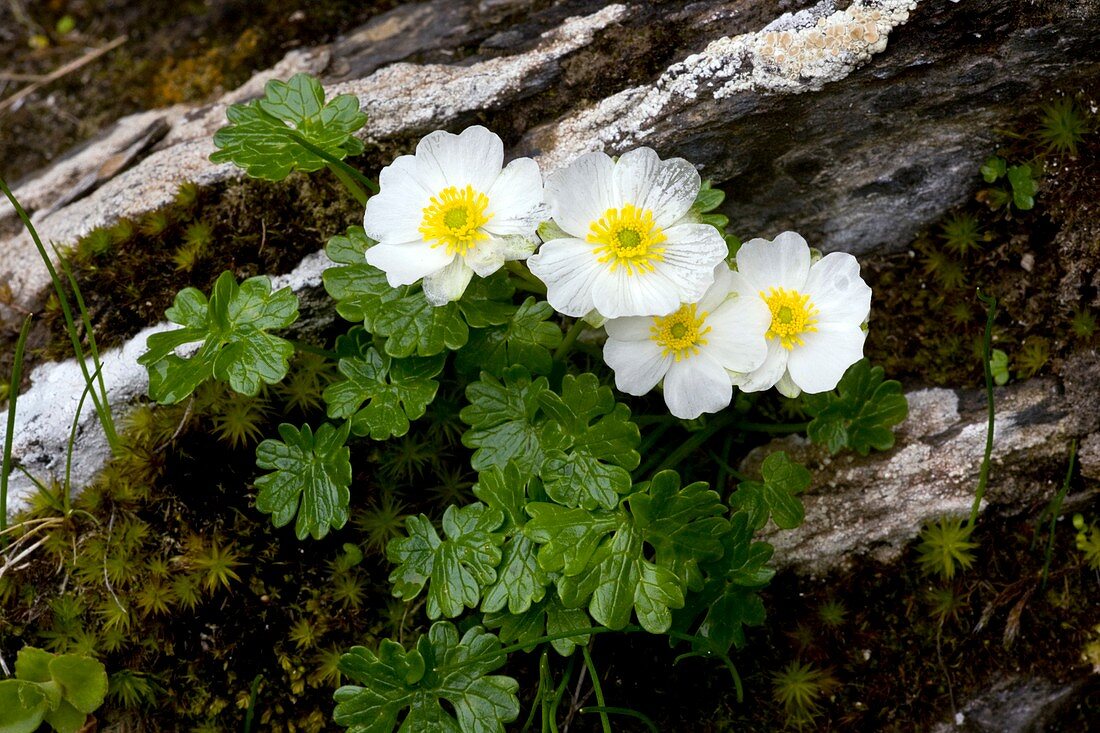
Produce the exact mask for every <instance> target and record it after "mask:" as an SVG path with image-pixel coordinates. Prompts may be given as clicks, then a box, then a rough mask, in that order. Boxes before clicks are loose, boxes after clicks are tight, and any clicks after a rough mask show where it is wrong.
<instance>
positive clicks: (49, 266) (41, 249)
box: [0, 178, 119, 453]
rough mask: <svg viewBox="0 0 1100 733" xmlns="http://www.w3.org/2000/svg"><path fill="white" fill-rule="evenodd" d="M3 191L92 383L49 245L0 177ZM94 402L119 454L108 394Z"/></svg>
mask: <svg viewBox="0 0 1100 733" xmlns="http://www.w3.org/2000/svg"><path fill="white" fill-rule="evenodd" d="M0 191H3V193H4V195H5V196H7V198H8V201H10V202H11V205H12V206H13V207H14V208H15V213H16V214H17V215H18V216H19V219H20V221H22V222H23V226H24V227H26V229H27V231H28V232H29V233H30V235H31V240H32V241H33V242H34V246H35V247H37V248H38V255H39V256H40V257H41V258H42V262H43V264H45V265H46V270H47V271H48V272H49V273H50V280H52V281H53V288H54V292H55V293H56V294H57V300H58V302H59V303H60V304H61V312H62V314H63V315H64V316H65V329H66V330H67V331H68V332H69V340H70V341H72V344H73V353H74V356H75V357H76V361H77V363H78V364H79V365H80V371H81V373H82V374H83V375H84V381H85V383H88V384H91V383H92V376H91V373H90V372H89V371H88V365H87V363H85V359H84V348H83V347H82V346H81V345H80V336H79V335H78V334H77V331H76V323H75V321H74V319H73V311H72V307H71V306H70V305H69V298H68V296H66V295H65V288H64V286H63V284H62V281H61V277H60V276H59V275H58V274H57V270H56V269H55V268H54V266H53V261H52V260H51V259H50V255H49V254H48V253H47V252H46V247H45V246H44V245H43V244H42V239H41V238H40V237H39V236H38V230H37V229H35V228H34V224H32V223H31V218H30V216H28V215H27V212H26V210H25V209H24V208H23V207H22V206H21V205H20V203H19V201H18V199H16V198H15V194H13V193H12V191H11V189H10V188H8V184H7V183H5V182H4V179H3V178H0ZM91 396H92V403H93V404H94V405H95V408H96V414H97V415H99V421H100V423H101V424H102V425H103V432H104V434H106V436H107V444H108V445H110V446H111V451H112V452H114V453H118V449H119V439H118V433H117V432H116V430H115V424H114V420H113V418H112V416H111V404H110V402H108V401H107V395H106V394H104V395H103V396H102V400H103V402H102V403H101V402H100V396H99V395H97V394H96V391H95V390H94V389H93V390H92V393H91Z"/></svg>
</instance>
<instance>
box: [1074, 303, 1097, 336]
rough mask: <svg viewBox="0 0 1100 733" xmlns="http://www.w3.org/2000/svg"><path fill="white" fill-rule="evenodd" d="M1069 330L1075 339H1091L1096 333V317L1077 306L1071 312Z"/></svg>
mask: <svg viewBox="0 0 1100 733" xmlns="http://www.w3.org/2000/svg"><path fill="white" fill-rule="evenodd" d="M1070 330H1071V331H1072V332H1073V335H1074V337H1075V338H1078V339H1081V340H1082V341H1084V340H1087V339H1090V338H1092V336H1093V334H1095V333H1096V316H1094V315H1093V314H1092V311H1090V310H1088V309H1087V308H1084V307H1082V306H1078V307H1077V308H1075V309H1074V311H1073V318H1072V320H1071V321H1070Z"/></svg>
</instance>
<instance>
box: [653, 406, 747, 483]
mask: <svg viewBox="0 0 1100 733" xmlns="http://www.w3.org/2000/svg"><path fill="white" fill-rule="evenodd" d="M736 420H737V415H736V413H734V412H733V411H730V412H727V413H722V414H719V415H718V417H717V418H715V419H714V421H713V422H711V424H710V425H708V426H706V427H705V428H703V429H702V430H700V431H698V432H696V433H692V435H691V436H690V437H689V438H688V439H687V440H685V441H684V442H683V443H681V444H680V447H679V448H677V449H676V450H674V451H672V453H670V454H668V456H666V457H665V459H664V460H663V461H661V463H660V465H658V466H657V468H655V469H653V473H657V472H658V471H661V470H663V469H666V468H675V467H676V466H678V465H680V462H681V461H683V460H684V459H685V458H687V457H688V456H690V455H691V454H692V453H694V452H695V451H696V450H698V449H699V447H700V446H702V445H703V443H706V442H707V440H709V439H710V437H711V436H712V435H714V434H715V433H717V432H718V431H719V430H723V429H725V428H729V427H732V426H734V423H735V421H736Z"/></svg>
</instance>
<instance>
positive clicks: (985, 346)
mask: <svg viewBox="0 0 1100 733" xmlns="http://www.w3.org/2000/svg"><path fill="white" fill-rule="evenodd" d="M978 300H980V301H981V302H982V303H984V304H985V306H986V319H985V335H984V336H983V338H982V366H983V367H985V396H986V402H987V403H988V405H989V425H988V427H987V428H986V431H985V455H984V456H983V457H982V468H981V471H980V473H979V474H978V490H977V491H976V492H975V493H974V504H973V505H972V506H971V507H970V519H969V520H967V522H966V526H967V527H973V526H974V523H975V522H977V521H978V509H980V508H981V505H982V497H984V496H985V488H986V485H987V484H988V483H989V465H990V457H991V456H992V455H993V422H994V418H995V417H996V410H995V409H994V405H993V368H992V367H991V366H990V363H991V359H992V349H991V346H992V340H993V318H994V316H995V315H996V314H997V298H995V297H994V296H992V295H985V294H983V293H982V291H981V290H979V291H978Z"/></svg>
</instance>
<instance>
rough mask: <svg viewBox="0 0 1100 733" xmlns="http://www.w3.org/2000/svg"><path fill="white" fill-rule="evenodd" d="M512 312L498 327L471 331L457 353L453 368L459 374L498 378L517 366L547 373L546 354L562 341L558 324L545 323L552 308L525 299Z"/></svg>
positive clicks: (549, 359) (552, 310) (547, 361)
mask: <svg viewBox="0 0 1100 733" xmlns="http://www.w3.org/2000/svg"><path fill="white" fill-rule="evenodd" d="M513 310H514V314H513V315H512V316H511V319H510V320H508V321H506V322H505V323H503V324H502V325H499V326H494V327H491V328H486V329H479V330H476V331H474V332H473V334H472V335H471V336H470V341H469V343H467V344H466V346H465V347H464V348H463V349H462V350H461V351H459V352H458V359H457V361H456V365H457V367H458V368H459V369H460V370H461V371H464V372H469V371H476V370H484V371H487V372H489V373H490V374H493V375H496V376H500V375H501V374H503V373H504V370H505V369H507V368H508V367H509V366H511V365H513V364H519V365H521V366H524V367H527V369H528V370H529V371H530V372H531V373H532V374H549V373H550V366H551V364H552V362H553V359H552V357H551V353H550V352H551V351H552V350H553V349H555V348H557V347H558V345H559V344H560V343H561V339H562V334H561V329H560V328H559V327H558V325H557V324H556V323H552V322H549V321H548V319H549V318H551V317H552V316H553V315H554V309H553V308H552V307H551V306H550V304H549V303H547V302H546V301H543V300H540V301H536V300H535V299H534V298H528V299H527V300H525V301H524V302H523V304H522V305H520V306H519V308H514V309H513ZM471 325H473V324H471Z"/></svg>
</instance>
